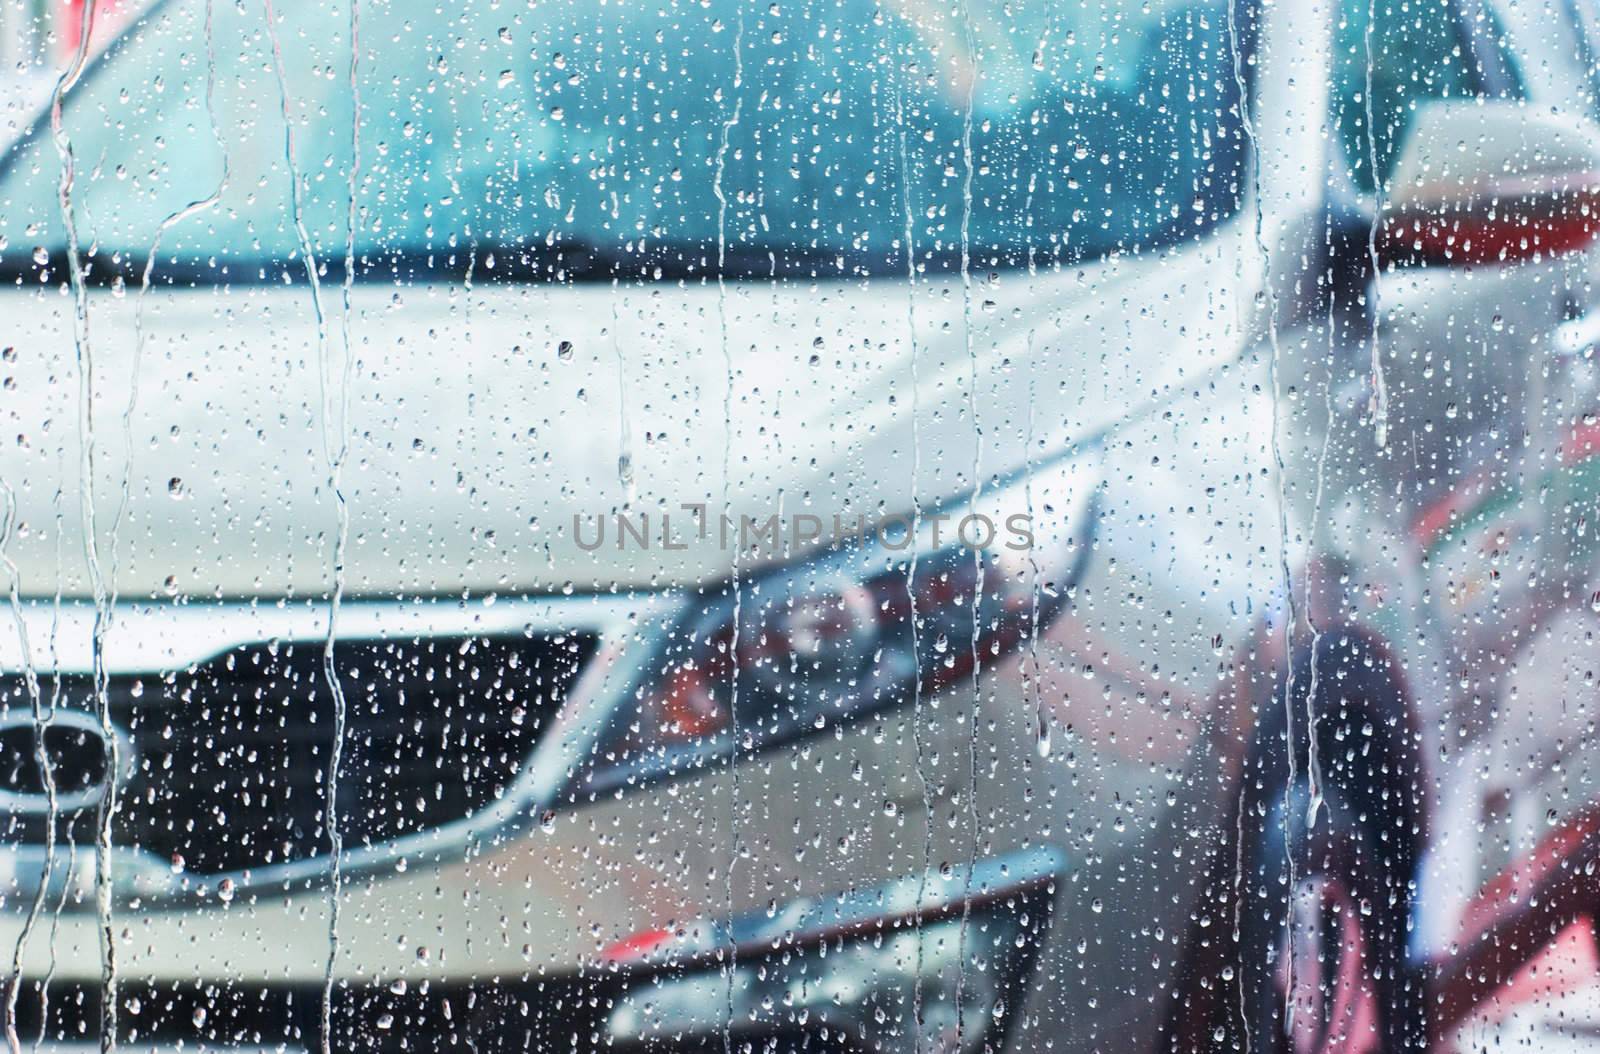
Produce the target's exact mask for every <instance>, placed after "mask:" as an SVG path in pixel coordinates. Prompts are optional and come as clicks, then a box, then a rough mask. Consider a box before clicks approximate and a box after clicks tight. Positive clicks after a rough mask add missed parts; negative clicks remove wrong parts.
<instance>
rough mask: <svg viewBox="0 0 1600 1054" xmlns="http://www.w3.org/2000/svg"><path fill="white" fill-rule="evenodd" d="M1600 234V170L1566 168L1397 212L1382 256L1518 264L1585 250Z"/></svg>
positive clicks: (1405, 262) (1392, 261) (1409, 261)
mask: <svg viewBox="0 0 1600 1054" xmlns="http://www.w3.org/2000/svg"><path fill="white" fill-rule="evenodd" d="M1597 236H1600V175H1597V174H1595V173H1588V172H1585V173H1578V174H1573V173H1561V174H1556V175H1540V176H1533V177H1528V178H1525V179H1517V180H1507V181H1503V182H1497V183H1495V184H1494V185H1492V186H1489V187H1485V188H1479V189H1475V190H1474V191H1472V192H1471V193H1470V194H1468V195H1465V196H1457V199H1456V200H1454V201H1452V200H1450V198H1449V197H1447V196H1445V195H1443V194H1440V195H1439V197H1438V204H1437V205H1430V206H1428V207H1417V206H1413V207H1410V208H1406V209H1401V210H1395V211H1391V212H1389V213H1388V214H1387V215H1386V216H1385V217H1384V221H1383V228H1382V231H1381V232H1380V235H1379V238H1378V256H1379V261H1380V263H1381V264H1383V265H1385V266H1388V265H1397V266H1415V265H1422V266H1428V265H1439V264H1443V265H1463V264H1486V263H1487V264H1493V263H1518V262H1521V261H1525V260H1533V259H1539V258H1545V257H1550V256H1561V255H1564V254H1567V253H1571V252H1576V251H1578V250H1581V249H1586V248H1588V247H1589V246H1590V245H1592V244H1593V243H1594V241H1595V238H1596V237H1597Z"/></svg>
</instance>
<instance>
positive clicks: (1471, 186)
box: [1378, 100, 1600, 266]
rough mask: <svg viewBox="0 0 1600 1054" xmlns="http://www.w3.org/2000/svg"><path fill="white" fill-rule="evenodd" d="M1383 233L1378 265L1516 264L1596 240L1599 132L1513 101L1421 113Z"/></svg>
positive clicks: (1439, 106) (1398, 168) (1442, 105)
mask: <svg viewBox="0 0 1600 1054" xmlns="http://www.w3.org/2000/svg"><path fill="white" fill-rule="evenodd" d="M1388 186H1389V191H1388V193H1387V195H1386V197H1385V200H1384V202H1383V214H1382V216H1381V221H1382V222H1381V224H1380V227H1379V234H1378V256H1379V262H1380V264H1382V265H1385V266H1388V265H1398V266H1417V265H1430V264H1433V265H1437V264H1445V265H1450V264H1473V263H1510V262H1514V261H1518V260H1530V259H1534V258H1536V257H1541V256H1550V255H1558V254H1561V253H1566V252H1571V251H1573V250H1577V249H1582V248H1585V247H1587V246H1588V245H1589V244H1591V243H1592V242H1593V241H1595V239H1596V236H1597V235H1600V126H1596V125H1594V124H1592V123H1591V122H1590V121H1588V120H1586V119H1582V118H1575V117H1562V116H1558V115H1554V114H1550V113H1541V112H1537V111H1535V110H1533V109H1532V108H1530V107H1528V106H1526V105H1524V104H1522V103H1519V102H1514V101H1510V100H1470V101H1469V100H1463V101H1460V102H1436V103H1430V104H1427V105H1423V106H1421V107H1419V108H1418V110H1417V113H1416V117H1415V119H1414V120H1413V123H1412V126H1411V129H1410V131H1409V133H1408V134H1407V135H1406V136H1405V138H1404V140H1403V141H1402V142H1401V145H1400V153H1399V157H1398V158H1397V159H1396V164H1395V169H1394V174H1393V175H1392V176H1391V177H1390V179H1389V180H1388Z"/></svg>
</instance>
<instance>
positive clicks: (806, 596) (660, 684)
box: [578, 457, 1098, 793]
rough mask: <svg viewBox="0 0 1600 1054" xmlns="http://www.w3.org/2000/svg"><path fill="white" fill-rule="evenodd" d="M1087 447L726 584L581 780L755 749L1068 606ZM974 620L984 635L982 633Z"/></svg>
mask: <svg viewBox="0 0 1600 1054" xmlns="http://www.w3.org/2000/svg"><path fill="white" fill-rule="evenodd" d="M1095 468H1096V464H1095V462H1094V461H1093V460H1092V459H1090V458H1085V457H1080V458H1078V459H1075V460H1071V461H1065V462H1062V463H1059V464H1056V465H1053V466H1051V467H1050V468H1048V469H1047V470H1036V471H1035V472H1034V473H1032V474H1031V475H1029V476H1027V477H1025V478H1023V479H1019V480H1016V481H1013V482H1010V483H1008V484H1007V485H1005V486H1003V487H1000V488H997V489H996V490H995V491H994V492H993V493H992V494H989V495H985V496H984V497H983V500H982V501H981V502H980V504H978V505H976V506H973V505H971V504H966V505H962V506H959V507H955V508H944V509H933V510H927V511H924V512H923V513H921V514H920V515H919V516H918V517H917V523H916V530H915V531H912V530H911V518H910V517H902V518H899V519H898V520H891V521H888V522H887V523H885V524H880V525H878V526H876V527H872V528H868V529H865V530H861V531H859V532H858V533H856V534H851V535H847V536H846V538H845V539H844V540H843V542H839V541H837V540H836V541H835V543H834V544H833V545H832V546H830V547H829V548H827V549H825V550H823V551H822V552H820V553H818V554H814V555H812V556H811V557H809V558H808V559H804V560H801V561H798V562H794V563H789V564H785V565H780V566H778V567H777V568H776V569H773V570H767V571H763V572H761V573H758V574H755V575H752V576H748V577H746V578H745V579H744V580H742V581H741V582H740V583H739V588H738V589H737V590H735V589H734V588H733V586H732V583H731V582H728V583H725V584H724V585H723V586H722V587H720V588H719V589H718V590H717V591H715V593H714V594H710V595H707V596H705V597H702V598H697V599H696V601H695V602H694V603H693V604H692V605H691V606H690V608H689V610H688V611H687V612H686V613H685V614H683V615H682V616H681V617H680V618H679V619H678V621H677V622H676V624H675V625H673V626H671V628H670V629H668V630H667V631H666V632H665V633H664V634H663V635H662V638H661V640H660V642H659V643H658V645H657V647H656V651H655V652H654V653H653V655H652V657H651V658H650V660H649V661H648V662H647V663H645V665H644V668H643V672H642V674H641V675H640V676H639V677H638V679H637V680H636V681H635V683H634V684H633V686H632V690H631V691H630V693H629V694H628V698H627V703H626V705H625V706H624V707H622V708H621V709H620V710H619V711H618V713H616V714H615V715H614V716H613V718H612V720H611V722H610V724H609V727H608V728H607V729H606V730H605V731H604V733H603V734H602V735H601V736H600V738H599V740H598V742H597V744H596V747H595V750H594V754H593V756H592V763H591V764H590V765H589V766H588V767H587V768H586V769H585V770H583V771H582V772H581V773H580V779H579V784H578V786H580V787H581V788H582V789H584V790H587V791H589V792H591V793H592V792H603V791H608V790H613V789H616V788H618V787H621V786H624V785H630V784H639V783H644V782H648V781H650V780H653V779H658V778H663V777H668V776H672V775H676V774H678V773H682V772H686V771H691V770H693V769H694V768H696V767H697V766H701V765H704V764H705V763H706V762H707V761H709V760H711V759H715V758H721V757H726V756H727V755H728V754H729V753H730V752H731V751H732V750H733V749H734V721H735V716H737V723H738V735H739V740H740V743H739V745H738V749H739V750H741V751H760V750H764V749H769V748H772V747H775V746H778V745H781V744H784V743H788V742H792V741H793V740H795V739H797V738H799V737H802V736H805V735H808V734H813V733H816V732H818V731H821V730H823V729H826V728H828V727H829V726H830V725H832V724H835V723H837V722H840V721H845V720H851V719H855V718H859V717H862V716H864V715H866V714H870V713H872V712H874V711H877V710H880V709H882V708H884V707H887V706H891V705H895V704H899V703H903V702H905V701H907V700H909V699H910V698H911V697H912V695H913V693H914V691H915V690H916V689H917V686H918V685H919V684H920V687H921V690H922V692H923V693H924V695H925V696H926V695H928V694H931V693H934V692H937V691H938V690H939V689H941V688H943V687H945V686H947V685H949V684H951V683H953V682H956V681H959V680H961V679H962V678H965V677H968V676H970V675H971V672H972V664H973V661H974V656H976V661H977V662H979V663H980V664H988V663H990V662H993V661H994V660H996V659H997V658H999V657H1000V656H1001V655H1004V654H1005V653H1006V652H1007V651H1009V650H1011V649H1013V648H1015V647H1017V646H1018V645H1019V644H1021V643H1022V642H1024V641H1026V640H1028V639H1029V638H1030V637H1031V636H1032V635H1033V634H1034V632H1035V631H1036V629H1037V628H1038V627H1039V626H1042V625H1044V624H1045V623H1046V622H1047V621H1048V620H1049V618H1050V617H1051V616H1052V615H1053V614H1054V613H1055V612H1056V611H1057V610H1059V608H1060V606H1061V605H1062V604H1063V603H1064V602H1065V599H1066V596H1067V593H1068V591H1069V590H1070V589H1071V587H1072V585H1073V583H1074V582H1075V580H1076V578H1077V576H1078V574H1079V572H1080V571H1081V570H1082V567H1083V564H1084V562H1085V560H1086V557H1087V554H1088V552H1089V549H1090V545H1091V542H1092V534H1093V529H1094V519H1095V508H1096V502H1095V499H1094V493H1095V488H1096V486H1097V484H1098V477H1097V476H1096V475H1095ZM974 628H976V631H977V633H976V640H974Z"/></svg>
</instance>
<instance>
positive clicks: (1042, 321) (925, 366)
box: [0, 238, 1242, 599]
mask: <svg viewBox="0 0 1600 1054" xmlns="http://www.w3.org/2000/svg"><path fill="white" fill-rule="evenodd" d="M1207 244H1208V246H1209V247H1208V248H1207V249H1205V250H1201V249H1197V248H1195V247H1193V246H1190V247H1189V248H1188V249H1187V250H1185V251H1183V252H1173V253H1170V254H1166V255H1165V256H1162V255H1150V256H1145V257H1142V258H1141V257H1125V258H1123V259H1120V260H1111V261H1106V262H1103V263H1101V264H1099V265H1097V266H1096V267H1095V268H1093V269H1073V270H1065V269H1052V270H1050V271H1048V272H1046V271H1043V270H1041V271H1040V272H1039V273H1037V274H1031V275H1030V274H1028V273H1027V272H1024V271H1016V272H1006V273H1002V274H999V275H991V274H987V273H983V274H975V275H974V276H973V281H972V286H971V289H970V298H968V297H967V296H964V290H963V286H962V283H961V280H960V277H959V276H957V275H950V276H937V277H934V278H925V279H923V280H920V281H919V282H918V283H917V284H916V286H915V287H914V292H909V291H908V290H910V289H911V288H912V287H910V286H908V283H906V282H905V281H904V280H898V281H897V280H893V279H874V280H871V281H857V282H826V283H824V282H817V283H806V282H796V281H783V282H775V283H763V282H738V283H731V282H730V283H728V284H727V286H726V287H725V288H724V289H719V288H718V287H717V285H716V284H715V282H694V283H680V282H658V283H655V284H651V285H644V286H621V287H613V286H610V285H603V284H584V285H565V286H563V285H555V284H537V283H509V282H499V281H490V280H485V276H486V275H487V277H488V278H490V279H492V278H493V274H494V273H493V271H492V270H491V269H490V268H489V267H488V266H487V263H486V261H479V263H478V267H477V276H478V280H477V281H476V282H471V281H462V282H456V283H442V282H440V283H432V284H419V285H407V286H392V285H384V284H381V283H378V282H371V281H369V282H362V283H358V284H356V285H355V286H354V287H353V289H351V290H350V293H349V298H350V300H349V302H350V308H349V314H348V326H347V327H346V325H345V315H344V312H343V309H342V307H341V292H342V291H341V289H340V288H339V287H338V286H337V284H334V285H331V286H330V285H328V284H324V286H323V289H322V298H323V305H322V306H323V310H324V314H325V317H326V319H327V320H328V321H327V324H326V326H325V327H324V330H323V336H322V337H320V338H319V335H318V334H319V327H318V325H317V322H316V317H317V316H316V313H315V309H314V305H313V301H312V296H311V292H310V290H309V288H308V287H307V286H306V285H305V284H304V283H303V282H300V281H299V280H298V279H299V276H298V275H294V276H292V277H294V278H295V279H296V280H295V282H294V283H293V284H287V283H286V284H284V285H243V286H237V287H232V288H229V287H223V286H215V287H204V288H199V289H188V290H183V291H175V290H167V289H161V288H159V287H158V288H156V289H154V290H152V291H151V292H150V293H149V294H148V296H146V297H144V298H143V301H142V304H141V298H140V296H139V295H138V293H137V291H135V290H132V289H130V290H127V291H126V292H125V293H124V292H120V291H116V290H111V289H91V290H90V293H89V322H88V341H87V345H86V347H85V348H84V350H83V354H82V359H81V360H80V358H79V352H78V349H77V347H76V345H75V342H74V338H73V332H72V325H71V322H72V298H71V297H70V295H68V293H67V291H66V290H65V289H63V288H61V287H55V286H52V287H42V288H39V289H37V290H32V291H24V290H17V291H14V292H11V293H8V294H5V295H6V296H7V297H8V298H9V301H10V302H9V305H8V307H9V309H8V310H7V311H5V312H4V314H3V319H0V334H3V336H0V346H3V347H5V348H6V349H7V353H6V361H5V362H4V364H3V365H4V374H5V384H4V390H3V393H0V406H3V417H4V421H5V424H6V426H7V427H6V428H5V429H4V432H5V442H4V445H3V452H0V473H3V478H4V481H5V484H6V486H7V488H8V489H9V495H8V497H9V500H10V501H11V502H12V503H13V504H14V508H15V520H14V529H13V530H12V531H11V532H10V536H9V538H8V540H7V555H8V556H9V558H10V560H11V561H12V562H13V563H14V564H15V565H16V567H17V569H18V574H19V576H20V581H21V586H22V591H23V593H24V594H25V595H37V596H47V595H53V594H55V593H57V592H58V591H59V592H60V593H61V594H62V595H66V596H84V595H88V594H90V593H91V591H92V590H91V585H92V579H91V577H90V575H89V572H88V567H89V556H88V551H87V547H86V546H85V533H84V521H85V515H84V513H85V510H86V508H88V509H92V514H93V520H94V526H95V531H96V542H97V544H96V546H95V552H96V554H97V557H98V561H99V564H100V567H101V569H102V572H103V574H104V576H105V581H106V582H107V584H108V585H109V586H111V587H112V588H114V590H115V591H116V593H117V595H118V596H120V597H122V598H124V599H138V598H159V597H163V596H171V595H183V596H194V597H283V596H303V597H304V596H320V595H323V594H325V593H326V592H327V591H328V589H329V588H330V583H331V581H332V570H331V568H332V562H333V556H334V550H335V545H336V539H337V538H338V536H339V524H340V517H339V515H338V507H337V503H336V500H335V494H334V488H333V486H332V476H331V474H330V471H329V454H330V453H336V452H337V451H338V449H339V447H340V446H341V445H345V446H346V451H345V455H344V459H343V464H344V467H343V471H342V479H341V480H340V487H339V491H340V493H341V494H342V496H343V498H344V500H345V502H346V510H347V513H348V540H347V544H346V546H345V569H346V573H345V581H346V591H347V594H348V595H350V596H368V595H370V596H396V595H440V594H453V593H459V592H472V593H476V594H483V593H541V592H556V591H579V592H584V591H606V590H611V589H615V588H652V587H666V586H672V585H683V584H690V583H698V582H705V581H710V580H715V579H718V578H721V577H724V576H726V575H727V574H728V573H729V571H730V569H731V567H732V563H733V560H734V554H733V552H732V547H731V546H725V545H723V544H722V543H721V541H720V540H719V539H718V538H717V536H716V532H715V531H707V532H705V535H706V537H704V538H701V537H699V536H698V535H697V533H696V532H695V531H693V530H690V525H691V524H693V523H695V522H697V521H695V520H693V519H692V518H691V516H692V514H691V513H689V512H686V511H684V509H683V507H684V506H686V505H704V506H706V507H707V508H708V510H709V515H710V516H712V517H714V516H715V515H716V513H717V511H718V510H719V509H723V508H726V509H727V510H728V513H729V515H730V516H731V517H733V521H734V522H735V523H737V522H738V517H739V516H744V515H748V516H751V517H754V518H756V519H758V520H760V519H764V518H765V517H767V516H770V515H773V514H778V515H780V516H783V517H791V516H793V515H794V514H795V513H796V512H800V511H804V512H808V513H810V514H812V515H815V516H817V517H818V518H819V519H820V520H821V521H823V523H824V524H825V530H827V529H828V528H831V525H832V520H833V517H834V516H836V515H837V516H838V517H840V519H841V521H842V522H843V524H844V525H845V526H847V527H848V526H850V525H852V524H854V523H855V522H856V521H857V518H858V517H860V518H862V519H864V520H865V521H867V522H869V523H871V522H877V521H880V520H881V519H882V518H883V517H885V516H891V515H894V514H898V513H903V512H905V511H908V510H909V509H910V508H911V507H912V505H913V502H914V501H915V502H918V503H921V504H922V505H924V506H927V505H929V504H932V503H935V502H938V501H941V500H944V499H948V498H952V497H957V496H959V495H962V494H965V493H968V492H970V491H971V490H972V488H973V486H974V481H975V480H978V479H981V480H983V481H985V483H984V485H985V486H986V487H987V486H990V485H991V482H990V481H992V480H993V479H994V478H995V477H996V476H997V475H999V474H1004V473H1009V472H1013V471H1015V470H1017V469H1019V468H1021V467H1022V466H1023V465H1024V464H1025V463H1026V462H1027V461H1028V460H1029V458H1030V456H1031V457H1032V458H1033V459H1035V460H1037V459H1039V458H1042V457H1044V456H1047V455H1049V454H1051V453H1053V452H1059V451H1063V450H1065V449H1067V448H1069V447H1070V445H1071V444H1073V443H1075V442H1078V441H1081V440H1083V439H1084V438H1085V437H1088V436H1091V435H1093V434H1094V433H1096V431H1097V430H1103V429H1104V428H1105V427H1107V426H1109V425H1112V424H1114V423H1115V422H1116V421H1117V420H1118V419H1119V418H1120V417H1122V416H1123V415H1126V414H1128V413H1129V412H1130V411H1131V410H1132V409H1133V408H1135V407H1138V406H1140V405H1143V404H1147V403H1150V402H1153V401H1157V400H1160V399H1161V398H1163V397H1164V396H1165V395H1167V394H1168V393H1169V392H1171V391H1173V390H1175V389H1177V388H1180V387H1183V386H1186V385H1187V384H1188V383H1189V382H1192V381H1194V380H1196V379H1197V378H1198V377H1199V376H1200V375H1201V374H1202V373H1204V372H1205V371H1206V370H1207V369H1209V368H1211V367H1214V366H1216V365H1218V364H1220V363H1222V362H1224V361H1226V360H1228V359H1229V358H1231V357H1232V355H1233V354H1234V349H1236V348H1238V347H1240V346H1241V343H1242V338H1241V336H1240V333H1239V330H1240V326H1241V322H1240V319H1239V317H1238V309H1237V308H1238V303H1239V298H1237V297H1236V296H1235V295H1234V293H1233V290H1234V289H1236V288H1237V282H1236V281H1235V278H1234V276H1235V273H1236V270H1235V266H1234V260H1235V257H1234V256H1233V252H1232V249H1231V246H1232V242H1231V241H1230V240H1228V239H1223V238H1218V239H1214V240H1211V241H1210V242H1208V243H1207ZM335 281H336V280H335ZM141 316H142V318H141ZM140 332H142V334H143V336H142V340H141V339H139V338H136V334H138V333H140ZM346 334H348V348H349V352H350V356H351V358H350V360H349V363H348V370H347V369H346V367H345V363H346V347H347V345H346ZM913 335H914V337H915V339H914V341H913V339H912V337H913ZM141 345H142V346H141ZM80 361H84V362H87V363H88V364H89V365H90V366H91V367H92V375H91V379H92V387H93V392H94V397H93V399H92V409H93V413H92V415H91V419H90V420H89V421H88V422H87V423H84V422H83V421H82V420H81V415H80V413H79V408H80V402H79V394H78V393H79V382H80V369H79V362H80ZM130 397H131V398H130ZM325 405H326V407H327V411H326V412H324V406H325ZM340 416H342V417H343V419H344V427H343V428H342V429H340V428H338V427H337V424H338V420H339V418H340ZM325 420H326V422H327V423H328V426H329V427H328V428H327V430H326V432H325V430H324V422H325ZM85 436H87V437H88V438H89V439H90V440H91V442H90V444H89V446H88V452H89V455H90V457H91V459H92V470H91V471H92V473H93V476H92V478H93V480H94V487H93V501H92V504H91V505H89V506H83V505H80V500H79V499H80V494H81V488H80V487H79V480H80V479H81V478H82V472H83V465H84V464H85V463H86V462H85V447H84V444H83V442H82V440H83V438H84V437H85ZM325 436H326V439H325ZM724 498H726V503H724ZM618 513H622V514H625V515H627V516H629V517H631V518H632V519H633V521H634V522H637V521H638V518H639V517H640V515H641V514H643V515H645V516H647V517H649V519H650V523H651V533H652V535H654V536H656V540H657V544H652V545H648V546H646V545H640V544H637V543H636V542H634V541H633V539H631V538H630V539H629V540H628V542H627V543H626V544H624V545H622V546H621V547H620V548H619V546H618V545H617V544H616V531H615V529H614V527H615V523H614V518H615V516H616V515H617V514H618ZM664 514H665V515H667V516H668V517H671V518H673V520H675V522H673V520H669V522H673V526H672V527H671V531H672V535H673V536H674V541H675V544H674V545H673V547H670V548H669V547H668V546H666V545H662V544H659V536H660V535H661V533H662V532H661V526H660V524H661V517H662V516H663V515H664ZM602 520H609V521H610V528H611V529H609V530H608V533H607V534H606V536H605V542H604V544H601V545H599V546H598V547H596V546H595V545H594V542H595V538H596V535H595V531H596V530H597V525H598V524H599V523H600V522H601V521H602ZM712 522H713V523H714V522H715V521H714V520H713V521H712ZM575 528H578V529H577V530H575ZM686 533H687V535H688V537H687V538H686V537H684V535H685V534H686ZM746 566H749V565H748V564H746Z"/></svg>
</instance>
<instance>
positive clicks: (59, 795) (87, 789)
mask: <svg viewBox="0 0 1600 1054" xmlns="http://www.w3.org/2000/svg"><path fill="white" fill-rule="evenodd" d="M111 734H112V736H113V737H114V738H115V741H116V745H117V756H118V758H119V759H120V761H121V767H122V770H123V771H124V772H127V771H130V770H131V767H132V761H133V743H132V741H131V740H130V739H129V737H128V735H127V733H126V732H124V731H122V730H121V729H118V728H115V727H113V730H112V733H111ZM44 745H45V752H44V753H45V757H46V758H47V759H48V761H49V772H50V776H51V777H52V780H51V782H53V783H54V785H55V786H54V795H53V797H54V800H53V801H52V794H51V790H50V787H49V784H48V783H47V782H46V780H45V770H44V767H43V766H41V764H40V751H39V744H38V739H37V737H36V735H35V726H34V718H33V714H32V713H30V712H29V711H27V710H23V709H16V710H11V711H9V712H7V713H5V714H0V809H5V810H9V811H10V812H11V813H13V814H17V815H23V816H45V815H48V814H49V813H50V812H51V810H52V809H54V811H55V812H56V813H58V814H59V813H71V812H78V811H81V810H83V809H88V808H92V807H94V806H95V805H98V804H99V802H100V799H101V798H102V797H103V796H104V795H105V791H106V772H107V757H106V754H107V752H106V732H105V730H104V729H103V728H102V726H101V724H100V719H99V718H98V717H96V716H95V715H94V714H91V713H88V712H87V711H84V710H67V709H60V710H56V711H55V713H54V714H51V715H49V716H48V717H47V718H46V719H45V721H44Z"/></svg>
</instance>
